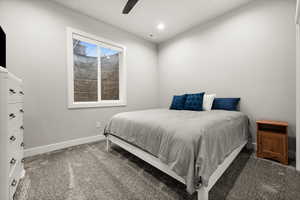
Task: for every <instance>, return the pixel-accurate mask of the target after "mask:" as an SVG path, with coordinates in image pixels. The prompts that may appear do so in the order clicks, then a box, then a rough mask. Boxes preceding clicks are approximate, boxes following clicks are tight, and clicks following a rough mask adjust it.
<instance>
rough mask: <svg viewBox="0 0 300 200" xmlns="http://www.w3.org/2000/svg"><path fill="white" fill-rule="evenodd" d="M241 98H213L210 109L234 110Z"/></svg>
mask: <svg viewBox="0 0 300 200" xmlns="http://www.w3.org/2000/svg"><path fill="white" fill-rule="evenodd" d="M240 99H241V98H215V100H214V103H213V106H212V109H214V110H232V111H236V110H237V106H238V104H239V102H240Z"/></svg>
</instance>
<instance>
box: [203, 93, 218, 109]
mask: <svg viewBox="0 0 300 200" xmlns="http://www.w3.org/2000/svg"><path fill="white" fill-rule="evenodd" d="M215 97H216V94H205V95H204V98H203V110H205V111H210V110H211V107H212V105H213V102H214V99H215Z"/></svg>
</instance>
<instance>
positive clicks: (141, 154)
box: [106, 135, 247, 200]
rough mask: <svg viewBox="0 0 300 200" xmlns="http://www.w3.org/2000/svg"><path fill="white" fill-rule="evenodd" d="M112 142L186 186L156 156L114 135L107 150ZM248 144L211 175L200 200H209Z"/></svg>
mask: <svg viewBox="0 0 300 200" xmlns="http://www.w3.org/2000/svg"><path fill="white" fill-rule="evenodd" d="M111 142H112V143H114V144H116V145H118V146H120V147H122V148H123V149H125V150H126V151H128V152H130V153H132V154H133V155H135V156H137V157H139V158H140V159H142V160H144V161H145V162H147V163H149V164H150V165H152V166H154V167H156V168H157V169H159V170H161V171H162V172H164V173H166V174H168V175H169V176H171V177H173V178H175V179H176V180H178V181H180V182H181V183H183V184H185V180H184V179H183V178H181V177H180V176H178V175H177V174H176V173H175V172H173V171H172V170H171V169H170V168H169V166H168V165H166V164H164V163H162V162H161V161H160V160H159V159H158V158H156V157H155V156H153V155H151V154H149V153H147V152H145V151H143V150H141V149H139V148H138V147H135V146H133V145H131V144H129V143H127V142H125V141H124V140H121V139H119V138H117V137H115V136H113V135H107V137H106V150H107V151H109V150H110V145H111ZM246 144H247V142H244V143H243V144H242V145H241V146H239V147H238V148H236V149H235V150H234V151H233V152H232V153H231V154H230V155H229V156H227V157H226V158H225V160H224V162H223V163H222V164H220V165H219V166H218V168H217V169H216V171H215V172H214V173H213V174H212V175H211V177H210V179H209V181H208V186H207V187H205V186H201V187H200V188H199V189H198V190H197V192H198V200H208V192H209V191H210V189H211V188H212V187H213V186H214V184H215V183H216V182H217V180H218V179H219V178H220V177H221V176H222V174H223V173H224V172H225V170H226V169H227V168H228V167H229V165H230V164H231V163H232V162H233V160H234V159H235V158H236V157H237V156H238V154H239V153H240V152H241V150H242V149H243V148H244V146H245V145H246Z"/></svg>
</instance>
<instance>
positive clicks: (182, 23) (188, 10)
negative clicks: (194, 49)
mask: <svg viewBox="0 0 300 200" xmlns="http://www.w3.org/2000/svg"><path fill="white" fill-rule="evenodd" d="M54 1H56V2H58V3H60V4H63V5H64V6H66V7H69V8H72V9H73V10H76V11H79V12H81V13H83V14H86V15H89V16H91V17H94V18H96V19H99V20H101V21H104V22H106V23H108V24H112V25H115V26H117V27H119V28H121V29H124V30H127V31H128V32H131V33H134V34H136V35H139V36H141V37H143V38H145V39H148V40H151V41H153V42H162V41H164V40H167V39H169V38H171V37H173V36H175V35H177V34H178V33H181V32H183V31H186V30H188V29H189V28H191V27H193V26H195V25H197V24H200V23H202V22H204V21H206V20H209V19H212V18H214V17H216V16H219V15H222V14H224V13H225V12H227V11H229V10H231V9H234V8H237V7H239V6H241V5H242V4H245V3H247V2H249V1H251V0H140V1H139V2H138V3H137V4H136V6H135V7H134V8H133V9H132V11H131V12H130V13H129V14H128V15H123V14H122V10H123V7H124V6H125V4H126V2H127V0H54ZM161 22H162V23H164V24H165V30H163V31H158V30H157V28H156V26H157V24H158V23H161ZM150 34H153V37H152V38H151V37H150V36H149V35H150Z"/></svg>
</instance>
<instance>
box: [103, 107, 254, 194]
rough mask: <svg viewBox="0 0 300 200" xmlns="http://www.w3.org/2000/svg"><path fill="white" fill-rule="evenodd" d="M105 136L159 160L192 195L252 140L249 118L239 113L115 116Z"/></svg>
mask: <svg viewBox="0 0 300 200" xmlns="http://www.w3.org/2000/svg"><path fill="white" fill-rule="evenodd" d="M104 134H105V135H107V134H111V135H114V136H117V137H119V138H121V139H123V140H125V141H127V142H128V143H131V144H133V145H135V146H138V147H139V148H141V149H143V150H144V151H146V152H148V153H150V154H152V155H154V156H156V157H157V158H159V159H160V160H161V162H163V163H164V164H167V165H168V166H169V167H170V168H171V169H172V170H173V171H174V172H175V173H176V174H177V175H179V176H180V177H182V178H183V179H184V180H185V182H186V186H187V191H188V192H189V193H191V194H192V193H193V192H195V190H196V189H197V186H199V183H201V184H204V185H207V184H208V181H209V178H210V176H211V175H212V174H213V172H214V171H215V170H216V169H217V167H218V165H219V164H221V163H222V162H223V160H224V159H225V158H226V156H228V155H229V154H230V153H231V152H232V151H233V150H234V149H236V148H237V147H239V146H240V145H242V144H243V143H244V142H245V141H247V138H248V117H247V116H246V115H245V114H243V113H241V112H236V111H225V110H212V111H201V112H199V111H186V110H169V109H151V110H142V111H134V112H124V113H119V114H116V115H115V116H113V117H112V118H111V119H110V121H109V122H108V124H107V126H106V128H105V131H104Z"/></svg>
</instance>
